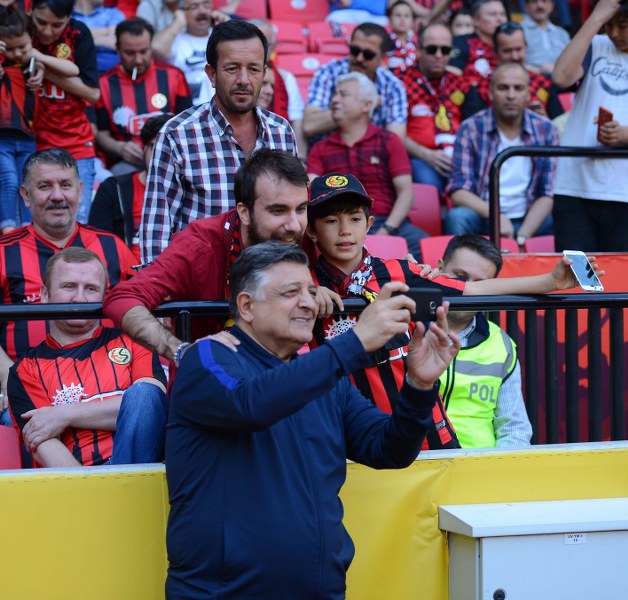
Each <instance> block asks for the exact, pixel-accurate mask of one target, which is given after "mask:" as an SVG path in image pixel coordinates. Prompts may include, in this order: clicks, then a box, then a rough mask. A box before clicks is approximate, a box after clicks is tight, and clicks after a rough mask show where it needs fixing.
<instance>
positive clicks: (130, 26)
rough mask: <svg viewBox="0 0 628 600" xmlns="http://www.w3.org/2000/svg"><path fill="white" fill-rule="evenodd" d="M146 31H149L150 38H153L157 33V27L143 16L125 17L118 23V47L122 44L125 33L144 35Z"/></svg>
mask: <svg viewBox="0 0 628 600" xmlns="http://www.w3.org/2000/svg"><path fill="white" fill-rule="evenodd" d="M145 31H148V35H149V36H150V39H151V40H152V39H153V36H154V35H155V29H154V28H153V26H152V25H151V24H150V23H149V22H148V21H145V20H144V19H142V18H141V17H133V18H132V19H125V20H124V21H121V22H120V23H118V24H117V25H116V48H117V47H118V46H119V45H120V38H121V37H122V35H124V34H125V33H128V34H130V35H142V34H143V33H144V32H145Z"/></svg>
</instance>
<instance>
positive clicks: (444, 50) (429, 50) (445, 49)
mask: <svg viewBox="0 0 628 600" xmlns="http://www.w3.org/2000/svg"><path fill="white" fill-rule="evenodd" d="M423 50H425V52H426V54H429V55H430V56H434V55H435V54H436V53H437V52H438V51H439V50H440V52H441V54H442V55H443V56H449V55H450V54H451V46H437V45H436V44H430V45H429V46H423Z"/></svg>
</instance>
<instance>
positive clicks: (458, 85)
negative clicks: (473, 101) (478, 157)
mask: <svg viewBox="0 0 628 600" xmlns="http://www.w3.org/2000/svg"><path fill="white" fill-rule="evenodd" d="M451 50H452V37H451V32H450V31H449V28H447V27H446V26H445V25H441V24H435V25H429V26H428V27H426V28H424V29H422V30H421V33H420V34H419V56H418V60H417V63H416V64H415V65H413V66H412V67H410V68H409V69H408V70H407V71H406V73H405V75H404V77H403V83H404V85H405V87H406V91H407V93H408V130H407V136H406V138H405V140H404V142H405V146H406V150H407V152H408V155H409V156H410V162H411V164H412V179H413V181H414V182H415V183H428V184H430V185H435V186H436V187H437V188H438V190H439V192H442V190H443V186H444V185H445V181H446V179H447V176H448V175H449V173H450V171H451V155H452V152H453V143H454V140H455V139H456V133H457V131H458V128H459V127H460V122H461V105H462V103H463V101H464V99H465V94H466V90H467V88H468V85H467V84H466V82H465V81H464V79H463V78H462V77H460V76H459V75H454V74H453V73H449V72H448V71H446V67H447V64H448V63H449V56H450V54H451Z"/></svg>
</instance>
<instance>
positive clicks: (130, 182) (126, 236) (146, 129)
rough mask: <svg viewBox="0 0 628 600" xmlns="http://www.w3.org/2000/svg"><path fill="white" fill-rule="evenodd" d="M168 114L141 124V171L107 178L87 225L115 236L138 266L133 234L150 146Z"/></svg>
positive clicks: (137, 220)
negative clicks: (122, 242) (142, 145)
mask: <svg viewBox="0 0 628 600" xmlns="http://www.w3.org/2000/svg"><path fill="white" fill-rule="evenodd" d="M172 116H173V115H172V114H170V113H163V114H160V115H157V116H156V117H151V118H150V119H148V120H147V121H146V123H144V126H143V127H142V131H141V132H140V137H141V138H142V142H143V143H144V164H145V168H144V169H143V170H141V171H136V172H134V173H127V174H125V175H118V176H115V177H109V178H108V179H105V181H103V182H102V183H101V184H100V187H99V188H98V191H97V192H96V196H95V198H94V202H93V203H92V206H91V210H90V211H89V224H90V225H93V226H94V227H98V228H99V229H104V230H105V231H111V232H112V233H115V234H116V235H117V236H118V237H119V238H120V239H123V240H124V241H125V243H126V245H127V246H128V247H129V248H130V249H131V250H133V253H134V254H135V256H136V257H137V262H138V264H139V263H140V254H139V246H138V240H137V231H138V228H139V226H140V219H141V217H142V207H143V206H144V193H145V191H146V175H147V174H148V165H149V164H150V159H151V157H152V156H153V145H154V143H155V138H156V137H157V134H158V133H159V130H160V129H161V128H162V127H163V125H164V123H166V121H168V120H169V119H171V118H172Z"/></svg>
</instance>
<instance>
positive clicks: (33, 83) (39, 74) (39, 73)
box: [26, 62, 46, 90]
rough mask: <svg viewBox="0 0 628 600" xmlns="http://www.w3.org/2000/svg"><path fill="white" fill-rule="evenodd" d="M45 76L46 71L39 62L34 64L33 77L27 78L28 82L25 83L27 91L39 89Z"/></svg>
mask: <svg viewBox="0 0 628 600" xmlns="http://www.w3.org/2000/svg"><path fill="white" fill-rule="evenodd" d="M45 74H46V69H45V68H44V65H42V64H41V63H40V62H36V63H35V75H33V76H32V77H29V78H28V81H27V82H26V85H27V86H28V89H29V90H37V89H39V88H40V87H41V86H42V85H43V83H44V75H45Z"/></svg>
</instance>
